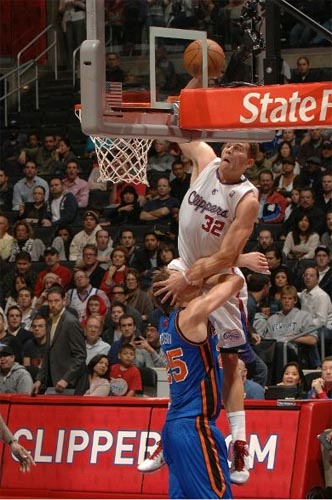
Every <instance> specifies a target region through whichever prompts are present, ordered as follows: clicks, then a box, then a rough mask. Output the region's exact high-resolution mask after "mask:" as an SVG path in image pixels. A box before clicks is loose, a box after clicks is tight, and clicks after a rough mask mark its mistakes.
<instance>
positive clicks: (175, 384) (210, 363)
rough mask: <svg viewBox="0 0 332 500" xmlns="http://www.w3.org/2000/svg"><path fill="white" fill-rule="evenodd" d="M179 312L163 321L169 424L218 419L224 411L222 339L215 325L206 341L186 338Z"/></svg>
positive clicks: (167, 418) (161, 340)
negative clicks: (221, 363) (200, 418)
mask: <svg viewBox="0 0 332 500" xmlns="http://www.w3.org/2000/svg"><path fill="white" fill-rule="evenodd" d="M179 311H180V310H179V309H177V310H175V311H173V312H172V313H171V315H170V317H169V318H168V317H166V316H162V317H161V318H160V319H159V328H158V331H159V333H160V344H161V347H162V349H163V351H164V352H165V354H166V357H167V368H168V382H169V387H170V401H171V404H170V408H169V410H168V412H167V417H166V421H169V420H173V419H175V418H191V417H193V418H194V417H197V416H201V417H203V418H207V419H209V420H210V419H212V420H214V419H215V418H216V417H217V416H218V415H219V412H220V408H221V400H222V397H221V387H222V370H221V369H220V368H219V362H218V356H219V352H218V350H217V344H218V337H217V335H216V333H215V331H214V328H213V327H212V325H210V324H209V326H208V336H207V338H206V340H205V341H204V342H193V341H190V340H189V339H187V338H185V337H184V335H183V333H182V332H181V331H180V329H179V326H178V313H179Z"/></svg>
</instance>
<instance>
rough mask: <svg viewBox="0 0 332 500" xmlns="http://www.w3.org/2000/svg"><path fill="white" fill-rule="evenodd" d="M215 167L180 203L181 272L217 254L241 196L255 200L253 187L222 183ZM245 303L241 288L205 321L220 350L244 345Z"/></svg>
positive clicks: (217, 161)
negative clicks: (211, 330)
mask: <svg viewBox="0 0 332 500" xmlns="http://www.w3.org/2000/svg"><path fill="white" fill-rule="evenodd" d="M219 165H220V158H215V159H214V160H213V161H212V162H210V163H209V164H208V166H207V167H206V168H205V169H204V170H203V171H202V172H201V173H200V174H199V176H198V177H197V179H196V180H195V182H194V183H193V185H192V186H191V187H190V188H189V190H188V191H187V193H186V195H185V197H184V199H183V201H182V204H181V209H180V215H179V220H180V225H179V239H178V247H179V254H180V260H181V262H182V263H183V264H184V266H183V269H184V270H185V269H187V268H188V267H190V266H191V265H192V264H193V263H194V262H195V261H196V260H198V259H199V258H201V257H208V256H210V255H212V254H213V253H215V252H218V251H219V249H220V247H221V243H222V241H223V239H224V237H225V235H226V233H227V231H228V228H229V226H230V225H231V224H232V222H233V221H234V219H235V213H236V208H237V205H238V203H239V202H240V201H241V199H242V198H243V196H245V195H246V194H247V193H250V192H253V193H254V194H255V195H256V196H257V197H258V191H257V189H256V187H255V186H254V185H253V184H252V183H251V182H249V181H248V179H246V177H244V176H242V178H241V180H240V182H238V183H236V184H226V183H222V182H221V181H220V178H219V171H218V169H219ZM220 273H228V274H230V273H235V274H238V275H240V276H241V277H243V274H242V272H241V271H240V269H239V268H233V269H220ZM203 293H204V291H203ZM247 300H248V293H247V286H246V285H245V284H244V286H243V287H242V289H241V291H240V293H239V294H238V295H237V296H235V297H231V298H230V299H229V300H228V301H227V302H226V303H225V304H224V305H222V306H220V307H219V308H218V309H216V310H215V311H213V313H211V315H210V317H209V319H210V321H211V323H212V324H213V326H214V328H215V330H216V331H217V333H218V336H219V342H220V346H221V347H223V348H226V349H228V348H233V347H238V346H242V345H244V344H246V343H247V337H246V331H247V317H246V306H247Z"/></svg>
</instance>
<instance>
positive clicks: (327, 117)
mask: <svg viewBox="0 0 332 500" xmlns="http://www.w3.org/2000/svg"><path fill="white" fill-rule="evenodd" d="M179 124H180V127H181V128H184V129H189V130H193V129H202V130H209V129H211V130H213V129H225V130H229V129H231V130H233V129H278V128H294V129H297V128H302V129H303V128H304V129H307V128H315V127H316V128H326V127H332V83H331V82H318V83H301V84H287V85H267V86H257V87H237V88H229V87H224V88H218V89H215V88H214V89H204V90H203V89H184V90H182V91H181V94H180V112H179Z"/></svg>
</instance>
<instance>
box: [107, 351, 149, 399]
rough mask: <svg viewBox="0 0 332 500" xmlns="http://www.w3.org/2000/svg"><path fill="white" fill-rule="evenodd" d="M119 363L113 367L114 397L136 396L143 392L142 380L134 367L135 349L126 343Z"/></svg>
mask: <svg viewBox="0 0 332 500" xmlns="http://www.w3.org/2000/svg"><path fill="white" fill-rule="evenodd" d="M118 357H119V363H116V364H115V365H112V367H111V394H112V396H126V397H132V396H136V395H137V392H138V391H142V389H143V387H142V378H141V374H140V371H139V369H138V368H136V366H134V361H135V347H134V346H132V345H131V344H129V343H125V344H123V345H122V346H121V348H120V350H119V354H118Z"/></svg>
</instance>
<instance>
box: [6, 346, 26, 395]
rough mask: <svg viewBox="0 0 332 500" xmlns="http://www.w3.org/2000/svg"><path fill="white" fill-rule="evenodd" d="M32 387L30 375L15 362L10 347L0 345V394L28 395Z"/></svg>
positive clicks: (12, 350) (13, 353)
mask: <svg viewBox="0 0 332 500" xmlns="http://www.w3.org/2000/svg"><path fill="white" fill-rule="evenodd" d="M32 385H33V381H32V378H31V375H30V373H29V372H28V371H27V370H26V369H25V368H24V366H22V365H20V364H19V363H17V362H16V361H15V352H14V349H13V348H12V346H10V345H8V344H7V343H5V342H2V343H0V393H1V394H30V393H31V390H32Z"/></svg>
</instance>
